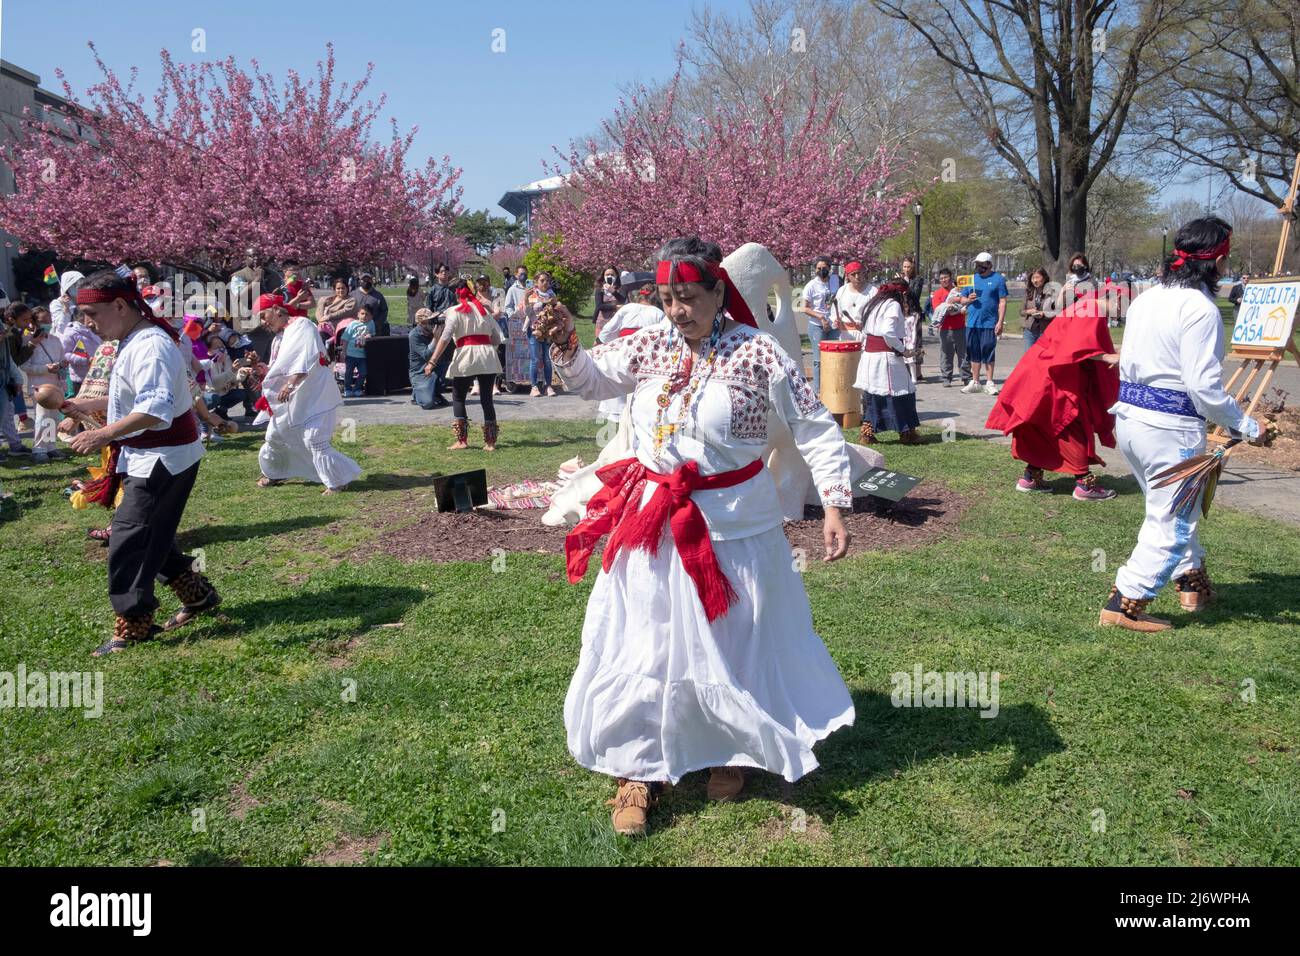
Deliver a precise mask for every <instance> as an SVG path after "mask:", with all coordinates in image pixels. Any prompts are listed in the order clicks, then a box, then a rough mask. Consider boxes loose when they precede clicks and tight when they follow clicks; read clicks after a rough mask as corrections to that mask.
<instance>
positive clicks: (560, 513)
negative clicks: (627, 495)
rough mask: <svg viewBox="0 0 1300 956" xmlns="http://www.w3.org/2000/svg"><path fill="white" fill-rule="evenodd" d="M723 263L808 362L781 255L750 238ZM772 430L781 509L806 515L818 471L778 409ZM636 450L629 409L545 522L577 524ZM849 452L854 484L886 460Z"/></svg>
mask: <svg viewBox="0 0 1300 956" xmlns="http://www.w3.org/2000/svg"><path fill="white" fill-rule="evenodd" d="M722 266H723V268H725V269H726V270H727V274H728V275H729V276H731V281H732V282H734V283H735V285H736V288H737V289H738V290H740V294H741V296H743V297H744V299H745V303H746V304H747V305H748V306H749V311H750V312H752V313H753V315H754V321H755V323H757V325H758V329H759V331H760V332H768V333H770V334H771V335H773V336H775V337H776V340H777V342H778V343H779V344H780V346H781V348H782V349H784V350H785V352H786V354H787V355H789V356H791V357H792V358H793V359H794V360H795V362H796V363H797V364H799V366H800V367H801V368H802V366H803V348H802V346H801V343H800V340H799V331H798V323H797V321H796V313H795V311H794V308H793V306H792V305H791V303H790V277H789V274H788V273H787V272H786V270H785V269H784V268H783V267H782V266H781V263H779V262H777V261H776V258H775V257H774V256H773V255H772V253H770V252H768V251H767V249H766V247H764V246H761V245H759V244H758V243H756V242H747V243H745V244H744V245H743V246H741V247H740V248H739V249H737V250H736V251H735V252H733V253H731V255H729V256H727V257H726V258H725V259H723V260H722ZM773 291H775V293H776V300H777V307H776V312H775V320H772V319H769V318H768V317H767V301H768V296H769V295H770V294H771V293H772V292H773ZM767 434H768V444H767V449H766V450H765V451H764V453H763V457H764V458H765V459H766V460H767V466H768V469H769V470H770V471H771V473H772V477H773V479H774V480H775V481H776V489H777V495H778V497H779V498H780V501H781V513H782V514H783V515H784V516H785V520H787V521H801V520H803V509H804V505H806V504H812V505H815V504H819V503H820V499H819V498H818V496H817V489H816V488H815V487H814V486H813V480H812V473H811V472H810V471H809V470H808V465H807V464H806V463H805V462H804V460H803V456H802V455H800V454H799V449H798V447H797V446H796V445H795V443H794V435H792V434H791V433H790V429H789V428H788V427H786V425H785V424H784V423H783V422H781V421H780V419H778V418H777V417H776V416H775V415H772V416H769V418H768V431H767ZM631 453H632V425H631V417H630V414H629V412H628V410H627V409H624V412H623V418H622V420H621V421H620V422H619V427H618V432H617V434H615V435H614V437H613V438H612V439H611V440H610V441H609V442H608V443H606V445H605V447H604V448H602V449H601V452H600V455H599V456H598V457H597V458H596V460H595V461H594V462H592V463H591V464H590V465H588V466H587V467H585V468H582V469H580V470H579V471H576V472H574V473H573V477H572V478H570V480H569V481H568V482H567V483H566V484H565V485H564V486H563V487H562V488H560V489H559V490H558V491H557V492H556V493H555V494H554V496H552V498H551V507H550V508H549V509H547V511H546V513H545V514H544V515H543V516H542V523H543V524H546V525H550V526H552V527H557V526H559V525H563V524H570V525H572V524H576V523H577V522H578V521H579V520H580V519H581V518H582V517H583V516H584V515H585V514H586V510H587V502H588V501H589V500H590V499H591V496H592V495H594V494H595V493H596V492H597V491H599V490H600V487H601V482H600V479H599V478H597V477H596V470H597V469H598V468H602V467H604V466H605V465H607V464H609V463H610V462H614V461H619V460H620V459H623V458H627V457H628V456H629V455H630V454H631ZM849 453H850V457H851V458H852V461H853V468H852V481H853V483H854V484H856V483H857V482H858V480H859V479H860V478H861V476H862V474H863V473H864V472H866V471H867V470H869V469H871V468H883V467H884V466H885V456H884V455H882V454H880V452H878V451H876V450H875V449H874V448H867V447H865V446H863V445H854V444H850V445H849Z"/></svg>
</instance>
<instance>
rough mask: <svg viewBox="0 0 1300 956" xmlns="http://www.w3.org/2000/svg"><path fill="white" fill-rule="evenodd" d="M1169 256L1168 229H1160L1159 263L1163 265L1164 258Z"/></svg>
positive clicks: (1165, 227)
mask: <svg viewBox="0 0 1300 956" xmlns="http://www.w3.org/2000/svg"><path fill="white" fill-rule="evenodd" d="M1168 254H1169V227H1168V226H1161V227H1160V262H1161V264H1162V265H1163V264H1164V261H1165V256H1167V255H1168Z"/></svg>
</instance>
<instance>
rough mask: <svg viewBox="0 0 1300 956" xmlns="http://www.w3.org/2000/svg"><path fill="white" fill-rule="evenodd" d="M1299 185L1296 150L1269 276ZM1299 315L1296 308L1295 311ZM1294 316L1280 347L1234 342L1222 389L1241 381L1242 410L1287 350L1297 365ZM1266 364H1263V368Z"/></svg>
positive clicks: (1276, 266) (1219, 440) (1217, 438)
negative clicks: (1232, 368) (1230, 367)
mask: <svg viewBox="0 0 1300 956" xmlns="http://www.w3.org/2000/svg"><path fill="white" fill-rule="evenodd" d="M1298 186H1300V153H1297V154H1296V158H1295V171H1294V172H1293V173H1292V174H1291V188H1290V189H1289V190H1287V194H1286V201H1285V202H1284V203H1282V205H1281V206H1279V207H1278V213H1279V214H1280V215H1281V216H1282V217H1283V219H1282V234H1281V235H1280V236H1279V237H1278V240H1277V255H1276V257H1274V259H1273V271H1272V272H1271V273H1269V276H1270V278H1273V277H1279V276H1281V275H1282V260H1283V258H1284V257H1285V256H1286V246H1287V242H1288V241H1289V240H1290V238H1291V222H1292V220H1293V219H1294V218H1295V203H1296V189H1297V187H1298ZM1297 315H1300V312H1297ZM1295 324H1296V321H1295V318H1294V317H1293V318H1292V321H1291V329H1290V330H1289V332H1288V333H1287V336H1286V340H1285V341H1286V344H1285V345H1283V346H1281V347H1268V346H1251V345H1234V346H1233V347H1232V352H1231V353H1230V354H1229V355H1228V357H1229V358H1234V359H1239V360H1240V361H1241V365H1239V366H1238V367H1237V370H1236V371H1235V372H1233V373H1232V377H1231V378H1230V379H1228V384H1227V385H1226V386H1225V387H1224V391H1226V392H1229V393H1231V392H1232V390H1233V389H1234V388H1236V386H1237V383H1238V382H1239V381H1241V380H1242V377H1243V376H1244V377H1245V381H1241V387H1240V388H1239V389H1237V391H1236V392H1235V393H1234V394H1233V396H1232V397H1233V398H1234V399H1236V401H1237V404H1238V405H1240V404H1241V403H1242V400H1243V399H1245V398H1246V396H1247V395H1248V394H1249V395H1250V404H1249V405H1248V406H1247V407H1246V414H1247V415H1249V416H1251V417H1254V414H1255V408H1256V406H1257V405H1259V402H1260V399H1262V398H1263V397H1264V394H1265V392H1267V390H1268V386H1269V384H1270V383H1271V382H1272V381H1273V373H1274V372H1276V371H1277V366H1278V363H1279V362H1281V361H1282V360H1283V359H1285V358H1286V357H1287V354H1288V353H1289V354H1290V355H1292V356H1294V357H1295V360H1296V365H1300V348H1297V347H1296V343H1295V331H1296V330H1295ZM1265 366H1267V368H1265ZM1260 372H1263V373H1264V375H1263V378H1261V379H1260V380H1259V384H1258V385H1255V390H1254V392H1253V393H1252V392H1251V386H1252V385H1254V384H1255V379H1256V377H1257V376H1259V374H1260ZM1207 440H1208V442H1209V443H1210V444H1212V445H1213V444H1220V445H1221V444H1223V443H1224V442H1226V441H1227V440H1228V433H1227V431H1226V430H1225V429H1223V428H1222V427H1219V428H1216V429H1215V430H1214V432H1213V434H1211V435H1210V436H1209V437H1208V439H1207Z"/></svg>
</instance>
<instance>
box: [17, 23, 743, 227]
mask: <svg viewBox="0 0 1300 956" xmlns="http://www.w3.org/2000/svg"><path fill="white" fill-rule="evenodd" d="M0 4H2V7H0V55H3V57H4V58H5V59H6V60H8V61H10V62H11V63H14V64H16V65H18V66H21V67H23V68H24V69H27V70H29V71H31V72H33V73H36V74H38V75H39V76H40V77H41V84H42V85H43V86H44V87H46V88H47V89H51V90H54V91H55V92H58V91H59V90H60V86H59V84H58V81H57V79H56V77H55V75H54V71H55V68H56V67H58V68H62V69H63V71H64V72H65V73H66V74H67V77H68V80H69V81H70V82H71V83H72V86H73V89H74V90H78V91H80V90H83V89H84V88H85V87H86V86H87V85H88V84H89V83H92V82H94V81H95V80H96V79H97V77H98V71H97V69H96V67H95V64H94V60H93V59H92V57H91V53H90V50H89V49H88V48H87V46H86V43H87V41H88V40H92V39H93V40H94V41H95V44H96V46H97V47H98V49H99V51H100V53H101V55H102V56H103V57H104V59H105V61H106V62H107V63H108V64H109V65H110V66H111V67H113V68H114V69H115V70H117V71H118V73H119V75H123V76H125V74H126V72H127V71H128V70H129V68H130V67H131V66H137V67H139V68H140V80H139V83H138V86H139V87H140V88H142V89H143V90H144V91H145V93H146V95H149V94H152V92H153V91H154V90H155V89H157V79H158V53H159V51H160V50H162V49H164V48H165V49H167V50H168V51H170V52H171V53H172V55H173V57H174V58H175V59H176V60H177V62H182V63H184V62H193V61H196V60H202V59H212V60H220V59H224V58H225V57H226V56H229V55H233V56H234V57H235V58H236V59H237V60H239V61H240V62H241V63H242V64H244V65H245V66H246V65H247V63H248V61H249V60H250V59H252V58H256V59H257V60H258V62H259V63H260V64H261V66H262V68H263V69H264V70H266V71H267V72H270V73H271V74H273V75H275V76H277V77H279V76H283V74H284V72H285V70H286V69H289V68H294V69H297V70H298V71H299V72H301V73H303V74H304V75H307V76H310V75H313V74H314V72H315V70H314V67H315V63H316V61H317V60H319V59H320V58H321V57H322V56H323V55H324V51H325V44H326V43H327V42H329V41H333V43H334V46H335V52H336V57H337V61H338V62H337V68H336V75H337V76H338V77H339V78H341V79H346V80H356V79H359V78H360V77H361V76H362V75H364V73H365V68H366V64H367V63H368V62H373V63H374V64H375V73H374V77H373V79H372V81H371V85H370V91H371V92H372V93H373V94H374V95H375V96H376V97H378V95H379V94H380V93H386V94H387V95H388V102H387V105H386V108H385V110H384V114H383V116H384V125H383V126H382V127H381V126H377V127H376V130H375V132H376V134H377V135H386V134H387V117H388V116H392V117H393V118H395V119H396V120H397V124H398V127H399V129H401V130H402V131H406V130H408V129H410V128H411V127H412V126H418V127H419V133H418V135H417V137H416V140H415V144H414V155H413V158H414V159H416V160H418V161H419V162H420V163H423V161H424V160H425V159H426V158H427V157H430V156H434V157H440V156H442V155H443V154H444V153H447V154H450V156H451V159H452V163H453V164H454V165H456V166H460V167H462V168H463V169H464V173H463V175H462V176H461V185H462V186H463V187H464V194H463V196H462V201H463V202H464V204H465V206H466V207H467V208H470V209H481V208H484V207H486V208H488V209H490V210H491V211H492V212H493V214H494V215H501V216H504V215H506V214H505V212H504V211H503V210H501V209H499V208H498V207H497V205H496V202H497V200H498V199H499V198H501V194H502V193H504V192H505V191H506V190H507V189H513V188H514V187H516V186H518V185H520V184H522V183H525V182H530V181H532V180H534V179H540V178H541V177H542V176H543V175H544V171H543V169H542V166H541V163H542V160H543V159H546V160H551V159H553V158H554V153H553V151H552V149H551V147H552V146H557V145H558V146H561V147H564V146H566V145H567V144H568V142H569V141H570V140H571V139H573V138H575V137H583V136H586V135H588V134H589V133H592V132H594V131H595V130H596V129H597V128H598V127H599V124H600V121H601V120H602V119H603V118H605V117H606V116H608V115H609V114H610V113H611V112H612V110H613V108H614V106H615V105H616V104H617V102H618V97H619V87H620V86H622V85H624V84H626V83H628V82H634V81H639V82H656V81H661V80H665V79H667V78H669V77H670V76H671V75H672V72H673V68H674V51H675V49H676V46H677V42H678V40H679V39H680V37H681V34H682V31H683V29H684V28H685V26H686V23H687V20H688V18H689V15H690V10H691V7H692V0H653V2H652V3H648V2H644V0H643V2H640V3H631V2H617V0H615V2H603V3H601V2H595V0H576V2H573V0H550V2H520V0H496V2H492V3H488V2H478V3H464V2H458V3H452V2H446V0H425V2H420V0H369V2H366V0H363V2H360V3H343V2H340V0H256V2H254V0H208V2H205V3H196V2H187V0H172V2H165V0H138V2H130V0H128V2H126V3H115V2H113V0H95V2H87V0H56V2H39V0H0ZM709 6H710V7H711V8H713V9H728V10H738V9H741V8H743V7H744V3H743V0H717V2H714V3H711V4H709ZM195 28H201V29H203V30H205V31H206V39H207V52H206V53H205V54H204V53H194V52H192V50H191V34H192V31H193V30H194V29H195ZM497 28H500V29H503V30H505V44H506V50H505V52H504V53H493V52H492V49H491V44H492V31H493V30H495V29H497Z"/></svg>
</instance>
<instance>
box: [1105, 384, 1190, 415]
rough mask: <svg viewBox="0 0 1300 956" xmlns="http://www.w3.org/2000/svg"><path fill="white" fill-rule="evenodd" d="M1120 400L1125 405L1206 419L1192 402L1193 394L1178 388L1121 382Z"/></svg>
mask: <svg viewBox="0 0 1300 956" xmlns="http://www.w3.org/2000/svg"><path fill="white" fill-rule="evenodd" d="M1119 400H1120V401H1121V402H1123V403H1124V404H1125V405H1133V406H1135V407H1137V408H1149V409H1150V410H1151V411H1153V412H1164V413H1165V414H1167V415H1186V416H1188V417H1189V418H1199V419H1201V420H1202V421H1204V419H1205V416H1204V415H1202V414H1201V413H1200V412H1198V411H1197V410H1196V406H1195V405H1194V404H1192V399H1191V396H1190V395H1188V394H1187V393H1186V392H1180V391H1178V389H1176V388H1157V387H1156V386H1154V385H1139V384H1137V383H1136V382H1120V383H1119Z"/></svg>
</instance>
